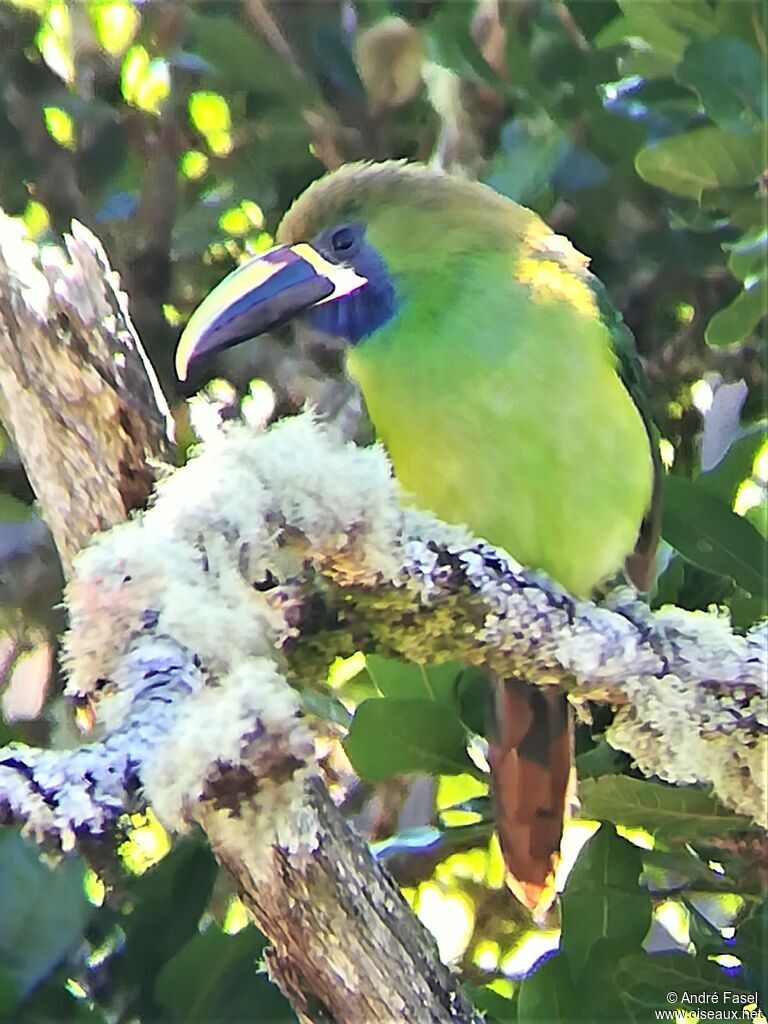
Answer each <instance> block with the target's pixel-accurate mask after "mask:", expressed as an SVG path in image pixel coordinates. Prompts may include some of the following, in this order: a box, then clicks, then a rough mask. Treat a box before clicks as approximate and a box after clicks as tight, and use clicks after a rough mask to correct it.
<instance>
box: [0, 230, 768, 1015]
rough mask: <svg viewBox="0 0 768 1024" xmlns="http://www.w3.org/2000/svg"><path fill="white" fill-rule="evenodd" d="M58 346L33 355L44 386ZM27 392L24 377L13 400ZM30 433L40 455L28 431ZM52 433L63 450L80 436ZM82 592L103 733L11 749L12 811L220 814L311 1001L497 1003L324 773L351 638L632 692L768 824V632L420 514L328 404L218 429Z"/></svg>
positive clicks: (643, 731) (414, 656)
mask: <svg viewBox="0 0 768 1024" xmlns="http://www.w3.org/2000/svg"><path fill="white" fill-rule="evenodd" d="M83 244H85V242H83ZM89 244H90V243H89ZM97 266H98V264H97V263H94V262H90V263H88V262H82V263H80V264H79V265H78V267H77V268H74V269H73V270H72V275H73V276H74V277H75V278H76V279H77V289H76V291H75V292H69V291H65V300H64V301H66V302H69V301H70V298H69V296H70V295H71V294H76V295H78V296H80V295H82V296H83V302H84V303H85V308H90V307H89V306H88V303H89V302H91V301H92V297H91V296H90V292H89V289H91V290H92V289H96V291H97V293H98V294H101V291H100V290H104V280H107V279H103V278H102V275H103V267H101V268H100V269H99V277H98V280H97V281H94V279H93V273H94V268H96V267H97ZM78 275H79V276H78ZM20 281H23V277H21V276H19V275H18V272H17V273H16V275H15V276H14V277H11V278H10V287H9V286H8V285H4V288H3V295H4V296H6V298H4V300H3V302H4V304H5V305H6V306H8V308H10V309H12V310H14V311H17V310H18V309H19V307H21V306H23V305H24V296H25V291H24V289H23V287H21V286H20V285H19V282H20ZM109 287H110V284H108V285H107V289H106V290H107V291H108V290H109ZM9 293H10V298H8V296H9ZM47 301H48V306H47V307H46V308H48V309H49V315H48V319H47V321H44V322H43V321H40V319H39V318H38V321H37V322H38V324H42V326H38V328H37V330H38V334H37V337H38V338H43V337H45V336H46V327H45V324H52V325H55V324H56V310H55V305H56V302H58V301H60V300H59V299H58V295H57V294H55V293H51V292H49V293H48V300H47ZM14 315H16V316H17V317H18V316H19V313H18V312H15V314H14ZM70 319H71V318H70ZM51 335H53V337H54V339H55V337H56V335H55V334H53V332H51V331H50V330H49V331H48V336H51ZM18 343H19V339H18V337H17V339H16V344H18ZM54 343H55V342H54ZM41 351H42V350H41ZM67 351H68V349H67V348H65V347H62V348H61V350H60V352H59V358H61V359H63V358H65V354H66V352H67ZM75 358H78V359H84V358H85V357H84V356H83V355H82V354H81V355H79V356H76V357H75ZM50 365H51V360H50V359H49V358H46V357H45V356H40V357H38V358H37V359H36V361H35V363H34V366H35V372H36V373H37V374H39V375H40V379H41V381H46V373H47V372H49V367H50ZM75 365H78V366H79V365H81V364H79V363H76V364H75ZM57 372H61V371H60V370H57ZM73 372H74V371H73V370H72V369H71V368H70V370H69V371H68V373H69V374H70V375H71V374H72V373H73ZM84 372H85V371H84ZM3 381H4V377H3V376H0V386H2V384H3ZM48 386H49V385H48V384H47V383H46V384H45V387H48ZM39 390H40V389H39V388H38V391H39ZM35 393H38V392H37V391H36V392H35ZM139 393H140V394H141V393H142V392H141V391H139ZM144 393H147V392H146V390H145V392H144ZM14 408H15V398H14V396H13V394H9V393H8V391H7V389H5V391H4V397H3V409H4V410H5V409H10V410H13V409H14ZM39 408H40V403H38V405H36V406H34V407H33V412H35V413H37V412H38V410H39ZM15 432H16V436H17V440H18V439H19V438H20V437H21V443H20V444H19V448H20V451H21V453H22V455H25V448H24V440H25V439H27V437H28V434H27V433H24V432H23V431H22V430H20V429H18V428H17V429H16V431H15ZM54 437H55V440H56V441H57V442H58V444H59V446H61V445H62V444H66V439H67V437H68V435H67V434H63V435H62V434H60V433H57V434H55V435H54ZM76 441H77V442H78V443H79V438H77V439H76ZM95 451H96V455H97V457H99V458H104V459H105V460H108V459H109V458H111V457H113V456H114V451H113V449H112V448H110V447H108V446H101V447H98V448H96V449H95ZM52 452H53V459H54V461H56V462H60V461H62V460H63V456H62V452H61V448H60V447H58V448H57V447H56V446H55V445H54V446H53V448H52ZM32 455H33V458H34V460H36V462H35V464H36V465H37V468H38V472H39V473H40V474H42V479H43V489H42V493H41V503H42V505H43V510H44V512H45V513H46V515H49V514H52V515H53V517H54V521H55V517H56V514H57V513H56V509H55V507H54V509H53V510H51V509H50V508H49V507H48V502H49V501H50V495H51V493H52V492H51V490H50V488H49V487H47V486H46V479H45V472H50V473H51V474H53V475H54V476H55V478H56V479H57V480H58V482H59V484H60V486H61V487H64V488H68V500H69V501H70V502H71V501H73V500H74V494H75V493H76V492H77V490H78V485H79V480H78V477H77V476H76V475H74V476H72V477H67V476H66V474H65V473H62V471H61V469H60V468H59V467H58V466H57V465H53V466H50V467H49V469H48V470H47V471H44V467H45V458H46V455H45V451H44V449H43V447H42V446H41V445H40V444H39V443H38V444H37V445H34V446H33V447H32ZM51 457H52V456H51V453H49V454H48V459H49V460H50V459H51ZM79 464H80V463H79V462H77V461H76V460H75V461H70V462H68V465H74V466H75V467H77V466H79ZM116 470H117V471H118V472H119V467H116ZM100 472H103V467H101V468H100ZM110 508H114V505H113V506H110ZM76 544H77V541H76V540H75V541H74V542H73V541H69V543H68V545H67V546H66V547H65V550H67V551H70V552H71V551H72V549H73V547H74V546H76ZM67 604H68V608H69V613H70V630H69V633H68V634H67V636H66V638H65V650H66V665H67V668H68V671H69V682H68V686H67V689H68V692H69V694H70V696H72V697H74V698H76V699H80V700H86V701H90V702H92V704H93V707H94V710H95V712H96V717H97V722H98V725H99V727H100V729H101V731H102V738H101V739H100V740H99V741H97V742H95V743H92V744H90V745H89V746H86V747H81V748H79V749H78V750H76V751H68V752H55V753H54V752H51V751H45V752H42V751H35V750H31V749H30V748H23V747H22V748H20V747H15V748H12V749H8V750H6V751H4V752H2V753H0V809H1V810H3V811H4V812H5V815H6V817H9V818H12V819H14V820H17V821H21V822H22V823H24V825H25V827H26V829H27V830H28V831H30V832H32V833H34V834H35V835H36V836H37V837H38V838H40V839H43V838H54V839H58V840H59V841H62V842H63V844H64V845H68V844H71V842H72V841H73V839H75V838H77V837H78V836H81V835H84V834H89V835H101V834H103V833H104V832H105V830H107V829H108V828H110V827H111V826H112V825H114V823H115V822H117V821H118V820H119V817H120V815H121V813H122V812H123V811H124V810H125V809H126V808H127V807H132V806H135V804H136V803H137V802H138V801H146V802H148V803H150V804H151V805H152V806H153V807H154V809H155V811H156V812H157V814H158V815H159V817H160V818H161V820H163V821H164V822H165V823H166V824H167V825H168V826H169V827H171V828H174V829H177V830H180V831H181V830H184V829H186V828H189V827H190V825H191V824H193V823H199V824H200V825H202V827H203V828H204V829H205V831H206V832H207V834H208V836H209V839H210V841H211V844H212V847H213V848H214V850H215V851H216V854H217V857H218V858H219V860H220V861H221V863H222V864H224V865H225V866H226V867H227V868H228V869H229V871H230V872H231V873H232V875H233V876H234V877H235V878H236V880H237V881H238V883H239V886H240V892H241V894H242V896H243V899H244V900H245V902H246V903H247V905H248V906H249V907H250V908H251V910H252V912H253V913H254V916H255V917H256V919H257V920H258V922H259V924H260V925H261V927H262V928H263V930H264V932H265V933H266V934H267V935H268V936H269V937H270V939H271V940H272V941H273V942H274V944H275V947H276V948H275V953H274V954H273V956H272V959H271V964H272V968H273V974H274V976H275V978H276V979H277V980H278V982H279V983H280V984H281V986H282V987H283V989H284V991H285V992H286V993H287V994H288V996H289V998H291V999H292V1001H293V1003H294V1005H295V1006H296V1007H297V1011H298V1012H299V1013H300V1014H301V1015H303V1018H304V1019H307V1020H318V1021H319V1020H328V1019H331V1020H336V1021H350V1022H353V1021H355V1022H359V1021H360V1020H366V1021H391V1020H418V1021H431V1020H434V1021H448V1020H457V1021H459V1020H460V1021H465V1020H473V1019H475V1018H474V1017H473V1015H472V1011H471V1009H470V1008H469V1006H468V1004H467V1003H466V1001H465V999H464V997H463V996H462V994H461V993H460V991H459V990H458V988H457V987H456V983H455V981H453V980H452V979H451V977H450V976H449V974H448V972H447V971H446V970H445V968H444V967H442V965H440V964H439V962H438V960H437V957H436V955H435V952H434V947H433V944H432V942H431V940H430V939H429V937H428V935H427V934H426V933H425V931H424V930H423V928H422V927H421V925H420V924H419V923H418V922H417V921H416V919H415V918H414V917H413V915H412V914H410V912H409V911H408V909H407V907H406V906H405V904H404V903H403V902H402V901H401V899H400V897H399V895H398V894H397V891H396V889H395V888H394V887H393V886H392V884H391V883H390V882H389V881H388V879H387V878H386V877H385V876H384V875H383V873H382V871H381V869H380V868H379V867H378V866H377V865H376V864H375V862H374V861H373V860H372V858H371V856H370V854H369V853H368V851H367V849H366V847H365V845H364V844H363V843H362V841H361V840H360V839H359V838H358V837H356V836H354V835H353V834H352V833H351V832H350V830H349V829H348V828H347V826H346V824H345V823H344V821H343V819H342V818H341V816H340V815H339V813H338V811H337V810H336V809H335V807H334V806H333V804H332V802H331V801H330V798H329V797H328V794H327V792H326V791H325V790H324V788H322V787H320V786H319V784H318V779H319V768H318V765H317V762H316V758H315V750H314V742H313V728H314V727H313V726H311V725H310V724H309V722H308V720H307V718H306V717H305V716H304V715H303V713H302V710H301V704H300V699H299V695H298V692H297V690H296V688H295V687H294V686H293V685H291V684H292V683H297V682H298V683H300V682H301V681H302V680H305V679H307V678H310V677H312V676H315V673H316V672H317V671H318V668H322V669H323V670H324V669H325V666H326V665H327V664H328V661H329V660H330V658H331V657H333V656H335V655H336V654H338V653H340V652H344V651H351V650H355V649H360V648H362V649H367V650H379V651H384V652H388V653H393V652H394V653H397V654H399V655H402V656H404V657H406V658H409V659H410V660H412V661H416V662H422V663H430V662H434V661H439V660H446V659H452V658H458V659H460V660H462V661H464V662H468V663H471V664H476V665H482V666H485V667H488V668H492V669H494V670H495V671H498V672H502V673H520V674H524V675H525V677H526V678H527V679H529V680H531V681H532V682H534V683H538V684H540V685H552V684H558V685H560V686H563V687H564V688H565V689H567V690H568V691H569V692H570V694H571V697H572V699H574V700H577V701H578V700H583V699H587V698H589V699H591V700H603V701H609V702H611V703H613V704H617V705H620V710H619V712H618V714H617V717H616V720H615V722H614V724H613V726H612V727H611V730H610V733H609V739H610V741H611V742H612V743H613V744H614V745H616V746H619V747H621V748H622V749H625V750H627V751H628V752H629V753H630V754H631V755H632V756H633V757H634V758H635V760H636V761H637V763H638V765H639V767H640V768H641V769H642V770H643V771H644V772H646V773H652V774H656V775H660V776H662V777H663V778H665V779H668V780H669V781H676V782H685V783H690V782H706V783H711V784H712V785H713V786H714V788H715V790H716V792H717V793H718V795H719V796H720V798H721V799H722V800H723V801H724V802H725V803H726V804H728V805H729V806H731V807H733V808H734V809H736V810H739V811H741V812H743V813H745V814H749V815H751V816H752V817H754V818H755V819H756V820H758V821H761V822H763V823H764V822H765V808H766V772H765V761H766V749H767V743H768V735H767V733H768V720H767V719H766V660H767V656H766V645H765V639H766V633H765V628H764V627H763V628H759V629H757V628H756V629H754V630H753V631H752V632H751V633H750V634H748V635H747V636H746V637H744V636H738V635H736V634H734V633H733V631H732V629H731V627H730V625H729V623H728V622H727V620H726V619H724V618H722V617H718V616H715V615H706V614H703V613H689V612H684V611H681V610H679V609H676V608H669V609H664V610H662V611H659V612H651V611H650V610H649V609H648V608H647V607H646V606H645V605H644V604H642V603H641V602H639V601H638V600H637V599H636V598H635V596H634V594H633V593H632V592H630V591H628V590H622V591H618V592H616V593H614V594H613V595H612V596H611V597H610V599H609V601H608V603H607V604H606V605H605V606H601V607H598V606H595V605H594V604H592V603H590V602H588V601H576V600H575V599H573V598H572V597H570V596H569V595H568V594H566V593H564V592H563V591H562V590H561V589H560V588H559V587H557V586H556V585H555V584H553V583H552V582H551V581H550V580H548V579H547V578H546V577H544V576H542V575H540V574H536V573H531V572H528V571H525V570H523V569H522V568H521V567H520V566H519V565H517V564H516V563H515V562H514V561H512V560H511V559H510V558H509V557H508V556H507V555H505V554H504V553H503V552H500V551H497V550H495V549H493V548H492V547H490V546H489V545H487V544H485V543H483V542H481V541H477V540H475V539H473V538H472V537H471V536H469V535H468V534H467V533H466V532H465V531H464V530H463V529H460V528H456V527H450V526H446V525H445V524H443V523H441V522H439V521H438V520H436V519H434V518H433V517H431V516H430V515H428V514H423V513H419V512H415V511H413V510H411V509H408V508H407V506H406V505H405V504H404V502H403V496H402V494H401V492H400V490H399V488H398V485H397V484H396V483H395V481H394V480H393V479H392V476H391V470H390V466H389V463H388V461H387V458H386V456H385V454H384V452H383V451H382V450H381V449H378V448H372V449H360V448H357V447H355V446H354V445H350V444H346V445H345V444H343V443H341V442H340V441H339V439H338V437H337V436H336V435H335V434H334V431H333V430H332V429H331V428H329V427H324V426H322V425H319V424H318V423H316V422H315V420H314V419H313V418H312V417H311V416H309V415H303V416H300V417H296V418H294V419H290V420H286V421H283V422H282V423H280V424H278V425H277V426H276V427H273V428H272V429H270V430H269V431H267V432H265V433H261V434H259V433H254V432H253V431H251V430H250V429H248V428H246V427H243V426H237V425H234V426H231V427H229V428H227V429H225V430H223V431H222V432H221V433H220V434H219V435H218V436H216V437H214V438H213V439H212V440H210V441H209V442H208V443H207V444H206V445H205V446H204V447H203V448H202V449H201V450H200V452H199V454H198V455H197V457H196V458H194V459H192V461H191V462H190V463H189V464H188V465H187V466H185V467H184V468H183V469H180V470H178V471H176V472H175V473H172V474H169V475H168V476H167V477H166V478H165V479H164V480H162V481H161V482H160V484H159V487H158V490H157V495H156V499H155V501H154V503H153V504H152V506H151V507H150V508H149V509H148V510H147V511H145V512H143V513H141V514H139V515H136V516H134V517H133V518H132V519H131V520H130V521H128V522H126V523H123V524H122V525H118V526H116V527H114V528H113V529H112V530H110V532H108V533H106V534H103V535H102V536H101V537H99V538H97V539H96V540H95V541H94V542H93V543H91V544H90V546H89V547H88V548H86V549H85V550H83V551H82V552H81V553H80V555H79V556H78V557H77V558H76V560H75V561H74V563H73V573H72V577H71V581H70V584H69V587H68V592H67ZM310 673H311V674H312V676H310ZM361 907H364V910H363V912H362V913H361ZM339 936H344V939H343V941H339ZM382 965H385V970H386V976H382V974H381V971H382Z"/></svg>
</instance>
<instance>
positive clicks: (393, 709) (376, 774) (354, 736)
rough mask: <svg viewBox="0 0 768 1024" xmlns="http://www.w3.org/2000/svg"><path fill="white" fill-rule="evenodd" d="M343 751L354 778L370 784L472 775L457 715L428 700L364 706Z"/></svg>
mask: <svg viewBox="0 0 768 1024" xmlns="http://www.w3.org/2000/svg"><path fill="white" fill-rule="evenodd" d="M344 749H345V750H346V752H347V756H348V757H349V759H350V761H351V762H352V765H353V767H354V769H355V771H356V772H357V774H358V775H359V776H360V777H361V778H363V779H367V780H368V781H369V782H381V781H382V779H388V778H391V776H393V775H400V774H405V773H410V772H429V773H431V774H433V775H456V774H457V773H460V772H469V773H470V774H475V773H476V772H477V769H476V768H475V766H474V764H473V763H472V761H471V760H470V758H469V755H468V754H467V751H466V737H465V733H464V726H463V725H462V724H461V722H460V721H459V718H458V717H457V715H456V713H455V712H454V711H452V710H451V709H450V708H448V707H446V706H445V705H444V704H435V703H434V702H433V701H430V700H397V699H392V698H386V699H384V698H374V699H373V700H366V701H363V703H362V704H361V705H360V706H359V707H358V709H357V711H356V712H355V717H354V718H353V720H352V725H351V726H350V729H349V734H348V736H347V738H346V740H345V741H344Z"/></svg>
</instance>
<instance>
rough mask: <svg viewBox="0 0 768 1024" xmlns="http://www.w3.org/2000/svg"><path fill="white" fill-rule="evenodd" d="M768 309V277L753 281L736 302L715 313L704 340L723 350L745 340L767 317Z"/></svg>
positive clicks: (738, 296) (740, 293) (737, 297)
mask: <svg viewBox="0 0 768 1024" xmlns="http://www.w3.org/2000/svg"><path fill="white" fill-rule="evenodd" d="M766 310H768V277H766V276H765V275H764V276H763V277H760V278H758V279H757V280H753V281H752V282H750V284H749V286H748V287H746V288H744V290H743V291H741V292H739V294H738V295H737V296H736V298H735V299H734V300H733V302H732V303H731V304H730V305H728V306H726V307H725V309H721V310H720V311H719V312H717V313H715V315H714V316H713V317H712V319H711V320H710V321H709V323H708V324H707V329H706V331H705V333H704V337H705V338H706V340H707V344H708V345H712V346H714V347H715V348H721V347H722V346H723V345H735V344H737V343H738V342H741V341H744V340H745V339H746V338H748V337H749V335H750V334H751V333H752V332H753V331H754V329H755V328H756V327H757V325H758V324H759V323H760V321H761V320H763V319H764V318H765V316H766Z"/></svg>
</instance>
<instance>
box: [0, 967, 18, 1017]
mask: <svg viewBox="0 0 768 1024" xmlns="http://www.w3.org/2000/svg"><path fill="white" fill-rule="evenodd" d="M18 1001H19V992H18V989H17V987H16V985H15V984H14V983H13V981H12V980H11V977H10V975H9V973H8V971H7V969H6V968H5V967H0V1020H4V1019H6V1018H7V1019H9V1020H10V1019H11V1010H12V1009H13V1008H14V1007H15V1006H16V1004H17V1003H18Z"/></svg>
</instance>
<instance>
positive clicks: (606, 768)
mask: <svg viewBox="0 0 768 1024" xmlns="http://www.w3.org/2000/svg"><path fill="white" fill-rule="evenodd" d="M626 763H627V755H626V754H624V753H622V751H620V750H614V748H613V747H612V746H611V745H610V743H608V742H607V740H605V739H603V738H601V739H600V740H598V742H597V743H596V744H595V746H594V747H593V748H592V749H591V750H585V751H584V753H583V754H579V755H578V756H577V758H576V771H577V774H578V776H579V778H580V779H595V778H599V777H600V776H601V775H615V774H616V773H617V772H621V771H622V770H623V768H624V766H625V765H626Z"/></svg>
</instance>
